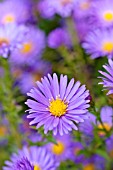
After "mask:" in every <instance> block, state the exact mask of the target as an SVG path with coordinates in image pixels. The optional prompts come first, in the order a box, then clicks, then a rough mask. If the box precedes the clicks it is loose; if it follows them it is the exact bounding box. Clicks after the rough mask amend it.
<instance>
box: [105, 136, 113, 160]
mask: <svg viewBox="0 0 113 170" xmlns="http://www.w3.org/2000/svg"><path fill="white" fill-rule="evenodd" d="M106 149H107V151H108V154H109V156H110V157H111V158H113V135H111V136H110V137H109V138H108V139H107V140H106Z"/></svg>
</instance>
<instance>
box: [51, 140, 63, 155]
mask: <svg viewBox="0 0 113 170" xmlns="http://www.w3.org/2000/svg"><path fill="white" fill-rule="evenodd" d="M64 149H65V146H64V144H63V143H62V142H57V144H54V145H53V146H52V152H53V153H54V154H55V155H61V154H62V153H63V152H64Z"/></svg>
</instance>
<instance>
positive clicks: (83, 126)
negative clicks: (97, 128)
mask: <svg viewBox="0 0 113 170" xmlns="http://www.w3.org/2000/svg"><path fill="white" fill-rule="evenodd" d="M88 116H89V119H88V120H85V121H84V123H80V124H79V130H80V132H82V133H83V134H85V135H86V136H87V137H89V138H92V137H93V130H94V125H95V124H96V116H95V115H93V114H92V113H88Z"/></svg>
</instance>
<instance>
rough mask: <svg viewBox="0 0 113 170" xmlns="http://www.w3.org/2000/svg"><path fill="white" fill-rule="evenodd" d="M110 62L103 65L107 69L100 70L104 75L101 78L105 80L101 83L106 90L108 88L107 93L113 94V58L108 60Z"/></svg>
mask: <svg viewBox="0 0 113 170" xmlns="http://www.w3.org/2000/svg"><path fill="white" fill-rule="evenodd" d="M108 63H109V64H106V65H103V67H104V69H105V70H106V71H107V73H106V72H104V71H99V72H100V74H101V75H102V77H99V78H101V79H102V80H103V81H102V82H100V83H99V84H102V85H103V87H104V89H105V90H108V93H107V95H109V94H113V61H112V60H111V59H109V60H108Z"/></svg>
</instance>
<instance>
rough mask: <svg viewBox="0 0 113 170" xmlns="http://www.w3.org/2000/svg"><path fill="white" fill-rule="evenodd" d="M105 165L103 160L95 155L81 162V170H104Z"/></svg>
mask: <svg viewBox="0 0 113 170" xmlns="http://www.w3.org/2000/svg"><path fill="white" fill-rule="evenodd" d="M105 163H106V162H105V159H104V158H103V157H102V156H100V155H97V154H95V155H92V156H90V157H89V158H86V159H85V160H84V161H83V162H82V164H83V167H84V168H83V170H95V169H96V170H103V169H105Z"/></svg>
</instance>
